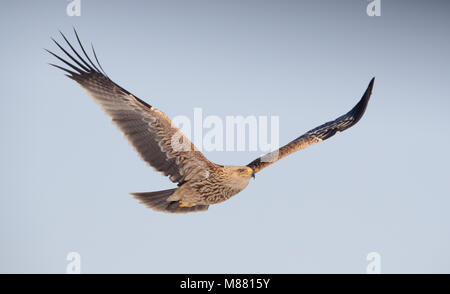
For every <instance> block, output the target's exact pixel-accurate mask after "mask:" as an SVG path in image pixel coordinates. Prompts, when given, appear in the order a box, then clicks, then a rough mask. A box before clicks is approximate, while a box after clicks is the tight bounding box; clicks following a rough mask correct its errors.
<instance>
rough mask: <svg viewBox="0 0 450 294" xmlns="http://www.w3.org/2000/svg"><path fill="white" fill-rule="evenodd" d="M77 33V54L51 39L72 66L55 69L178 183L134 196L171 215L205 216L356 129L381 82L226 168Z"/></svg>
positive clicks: (154, 163)
mask: <svg viewBox="0 0 450 294" xmlns="http://www.w3.org/2000/svg"><path fill="white" fill-rule="evenodd" d="M60 33H61V32H60ZM74 33H75V37H76V39H77V42H78V45H79V48H78V51H77V50H76V49H75V48H74V46H72V44H71V43H70V42H69V41H68V39H67V38H66V36H65V35H64V34H63V33H61V36H62V38H63V39H64V41H65V42H66V43H67V46H68V47H69V48H70V51H71V52H72V53H69V52H68V51H69V50H68V48H67V47H66V49H65V48H64V47H63V46H61V45H60V44H59V43H58V42H57V41H56V40H55V39H53V38H51V39H52V41H53V42H54V43H55V44H56V45H57V46H58V48H59V49H61V51H62V52H63V53H64V54H65V55H66V56H67V57H66V59H64V58H62V57H60V56H58V55H57V54H55V53H53V52H51V51H49V50H47V49H45V50H46V51H47V52H48V53H50V54H52V55H53V56H54V57H56V58H57V59H58V60H60V61H61V62H62V63H64V64H65V65H66V66H67V67H63V66H60V65H57V64H53V63H50V65H52V66H54V67H56V68H59V69H61V70H63V71H64V72H66V74H65V75H66V76H67V77H69V78H71V79H72V80H74V81H76V82H77V83H78V84H79V85H80V86H81V87H82V88H84V89H85V90H86V91H87V93H88V94H89V95H90V96H91V97H92V98H93V99H94V101H95V102H96V103H97V104H99V105H100V107H101V108H102V109H103V111H104V112H105V113H106V114H107V115H108V116H110V117H111V118H112V121H113V123H114V124H115V125H116V126H117V127H118V128H119V129H120V130H121V131H122V132H123V133H124V134H125V137H126V138H127V139H128V141H129V142H130V143H131V145H132V146H133V147H134V149H135V150H136V152H137V153H138V154H139V155H140V157H141V158H142V160H144V161H145V162H146V163H147V164H148V165H150V166H152V167H153V168H154V169H155V170H157V171H159V172H161V173H162V174H163V175H164V176H167V177H169V179H170V180H171V181H172V182H173V183H175V184H177V187H176V188H172V189H167V190H163V191H155V192H142V193H130V194H131V195H133V196H134V197H135V198H136V199H138V200H139V201H140V202H141V203H143V204H145V205H146V206H147V207H149V208H151V209H153V210H156V211H162V212H166V213H188V212H198V211H205V210H207V209H208V207H209V206H210V205H212V204H216V203H220V202H223V201H225V200H227V199H229V198H230V197H232V196H234V195H236V194H238V193H239V192H241V191H242V190H244V189H245V188H246V187H247V185H248V184H249V182H250V179H251V178H254V177H255V174H256V173H258V172H260V171H261V170H262V169H264V168H265V167H267V166H269V165H271V164H273V163H275V162H276V161H278V160H280V159H282V158H284V157H286V156H287V155H289V154H291V153H294V152H296V151H298V150H300V149H304V148H306V147H308V146H310V145H312V144H314V143H318V142H321V141H323V140H326V139H328V138H330V137H332V136H334V135H336V134H337V133H339V132H342V131H344V130H346V129H348V128H350V127H351V126H353V125H355V124H356V123H357V122H358V121H359V120H360V119H361V117H362V116H363V114H364V112H365V110H366V108H367V104H368V102H369V99H370V96H371V93H372V88H373V84H374V80H375V78H372V80H371V81H370V83H369V85H368V87H367V89H366V91H365V93H364V94H363V96H362V98H361V99H360V100H359V102H358V103H357V104H356V105H355V106H354V107H353V108H352V109H351V110H350V111H349V112H347V113H346V114H344V115H342V116H340V117H338V118H337V119H335V120H333V121H330V122H327V123H325V124H323V125H320V126H318V127H316V128H314V129H312V130H310V131H308V132H306V133H305V134H303V135H301V136H300V137H298V138H296V139H294V140H293V141H291V142H289V143H288V144H286V145H284V146H283V147H281V148H279V149H278V150H275V151H272V152H270V153H268V154H266V155H264V156H261V157H259V158H257V159H255V160H253V161H252V162H250V163H249V164H247V165H243V166H233V165H220V164H216V163H213V162H211V161H209V160H208V159H207V158H206V157H205V156H204V155H203V154H202V153H201V152H200V151H199V150H198V149H197V148H196V147H195V146H194V145H193V144H192V143H191V142H190V140H189V139H188V138H187V137H186V136H184V135H183V134H182V133H181V132H180V130H179V129H178V128H177V127H176V126H175V125H174V124H173V123H172V122H171V120H170V119H169V117H168V116H167V115H166V114H164V113H163V112H162V111H160V110H158V109H157V108H155V107H154V106H152V105H150V104H148V103H146V102H144V101H143V100H141V99H139V98H138V97H136V96H135V95H133V94H131V93H130V92H128V91H127V90H125V89H124V88H122V87H121V86H119V85H118V84H116V83H115V82H113V81H112V80H111V79H110V78H109V77H108V75H107V74H106V73H105V71H104V70H103V68H102V66H101V64H100V62H99V61H98V58H97V54H96V53H95V50H94V47H93V46H91V48H92V54H91V57H89V55H88V54H87V52H86V50H85V48H84V47H83V45H82V42H81V41H80V38H79V36H78V33H77V31H76V30H75V28H74ZM80 49H81V52H82V53H80ZM82 55H83V56H82ZM67 58H68V59H67ZM91 58H92V59H91ZM93 59H95V62H93V61H92V60H93Z"/></svg>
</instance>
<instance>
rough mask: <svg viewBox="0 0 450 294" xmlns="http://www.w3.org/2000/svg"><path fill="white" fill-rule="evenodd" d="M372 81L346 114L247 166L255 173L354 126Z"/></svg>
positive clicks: (367, 98)
mask: <svg viewBox="0 0 450 294" xmlns="http://www.w3.org/2000/svg"><path fill="white" fill-rule="evenodd" d="M374 81H375V78H373V79H372V80H371V81H370V83H369V86H368V87H367V90H366V92H365V93H364V95H363V96H362V98H361V100H360V101H359V102H358V104H356V106H355V107H353V109H352V110H350V111H349V112H348V113H346V114H344V115H343V116H340V117H338V118H337V119H335V120H333V121H330V122H327V123H325V124H323V125H321V126H318V127H317V128H315V129H312V130H310V131H309V132H306V133H305V134H303V135H302V136H300V137H298V138H297V139H295V140H293V141H291V142H290V143H288V144H286V145H284V146H283V147H281V148H279V149H278V150H275V151H272V152H270V153H268V154H266V155H264V156H262V157H260V158H257V159H255V160H254V161H252V162H251V163H249V164H248V165H247V166H248V167H250V168H252V169H253V171H254V172H255V173H257V172H258V171H260V170H262V169H263V168H265V167H266V166H268V165H271V164H272V163H274V162H276V161H278V160H280V159H282V158H283V157H285V156H287V155H289V154H291V153H294V152H296V151H298V150H300V149H304V148H306V147H308V146H309V145H312V144H314V143H317V142H321V141H323V140H326V139H328V138H330V137H332V136H334V135H335V134H337V133H339V132H342V131H344V130H346V129H348V128H350V127H351V126H353V125H354V124H356V123H357V122H358V121H359V120H360V119H361V117H362V116H363V114H364V112H365V110H366V108H367V103H368V102H369V99H370V95H371V94H372V88H373V83H374Z"/></svg>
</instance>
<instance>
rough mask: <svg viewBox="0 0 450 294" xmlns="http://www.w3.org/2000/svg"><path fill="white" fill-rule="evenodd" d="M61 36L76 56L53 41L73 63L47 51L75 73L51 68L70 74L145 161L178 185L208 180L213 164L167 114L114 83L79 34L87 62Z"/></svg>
mask: <svg viewBox="0 0 450 294" xmlns="http://www.w3.org/2000/svg"><path fill="white" fill-rule="evenodd" d="M74 31H75V30H74ZM61 35H62V37H63V38H64V40H65V41H66V43H67V45H68V46H69V47H70V49H71V50H72V51H73V53H74V54H75V55H76V56H73V55H71V54H70V53H69V52H67V51H66V50H65V49H64V48H63V47H62V46H61V45H60V44H58V43H57V42H56V41H55V40H54V39H52V40H53V41H54V42H55V43H56V45H57V46H58V47H59V48H60V49H61V50H62V51H63V52H64V53H65V54H66V55H67V56H68V57H69V58H70V60H71V61H73V63H70V62H68V61H67V60H65V59H63V58H61V57H59V56H58V55H56V54H54V53H53V52H50V51H48V50H47V51H48V52H49V53H50V54H52V55H54V56H55V57H56V58H58V59H59V60H60V61H62V62H64V63H65V64H66V65H67V66H69V67H70V68H71V69H70V70H69V69H66V68H63V67H61V66H58V65H55V64H51V65H53V66H55V67H57V68H59V69H62V70H64V71H66V72H67V73H68V74H67V76H68V77H69V78H71V79H73V80H75V81H76V82H78V83H79V84H80V86H81V87H83V88H84V89H85V90H86V91H87V92H88V93H89V95H90V96H91V97H92V98H93V99H94V101H95V102H96V103H97V104H99V105H100V106H101V108H102V109H103V110H104V112H105V113H106V114H108V115H109V116H110V117H111V118H112V120H113V122H114V123H115V124H116V125H117V126H118V128H119V129H120V130H121V131H122V132H123V133H124V134H125V136H126V138H127V139H128V140H129V141H130V143H131V144H132V145H133V147H134V148H135V149H136V151H137V152H138V153H139V155H140V156H141V158H142V159H143V160H144V161H146V162H147V163H148V164H149V165H150V166H152V167H154V168H155V169H156V170H158V171H160V172H162V173H163V174H164V175H165V176H169V177H170V180H171V181H172V182H175V183H183V182H186V181H189V180H196V179H202V178H204V177H207V176H208V175H207V172H208V170H210V168H212V167H213V163H211V162H210V161H208V160H207V159H206V158H205V157H204V156H203V154H202V153H201V152H200V151H198V150H197V149H196V148H195V146H194V145H193V144H192V143H191V142H190V141H189V139H187V138H186V137H185V136H184V135H183V134H182V133H181V132H180V131H179V130H178V129H177V128H176V127H175V126H174V125H173V124H172V122H171V121H170V119H169V118H168V117H167V116H166V115H165V114H164V113H163V112H161V111H159V110H157V109H156V108H154V107H152V106H151V105H149V104H147V103H145V102H144V101H142V100H141V99H139V98H137V97H136V96H134V95H133V94H131V93H130V92H128V91H127V90H125V89H123V88H122V87H120V86H119V85H117V84H116V83H114V82H113V81H112V80H110V79H109V77H108V76H107V75H106V74H105V73H104V71H103V69H102V67H101V65H100V63H99V62H98V59H97V56H96V54H95V51H94V48H93V47H92V51H93V54H94V57H95V60H96V61H97V66H98V67H97V66H96V65H95V64H94V63H93V62H92V61H91V59H90V58H89V56H88V55H87V53H86V51H85V50H84V48H83V46H82V44H81V42H80V39H79V37H78V34H77V32H76V31H75V36H76V38H77V41H78V43H79V45H80V48H81V50H82V52H83V54H84V56H85V57H86V59H84V58H83V57H81V55H80V54H79V53H78V52H77V51H76V50H75V49H74V47H73V46H72V45H71V44H70V43H69V41H68V40H67V38H66V37H65V36H64V35H63V34H62V33H61Z"/></svg>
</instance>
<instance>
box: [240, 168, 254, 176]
mask: <svg viewBox="0 0 450 294" xmlns="http://www.w3.org/2000/svg"><path fill="white" fill-rule="evenodd" d="M251 174H252V169H251V168H241V169H239V175H240V176H243V177H249V176H251Z"/></svg>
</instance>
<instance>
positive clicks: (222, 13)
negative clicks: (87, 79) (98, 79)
mask: <svg viewBox="0 0 450 294" xmlns="http://www.w3.org/2000/svg"><path fill="white" fill-rule="evenodd" d="M68 3H69V2H68V1H64V0H60V1H9V2H8V3H4V4H2V9H1V10H0V22H1V25H0V37H1V40H2V45H1V47H0V50H1V53H2V54H0V61H1V62H0V64H1V65H2V66H1V69H0V81H1V83H2V98H1V108H0V112H1V115H0V122H1V123H0V129H1V137H2V143H1V145H0V158H1V159H0V160H1V165H0V176H1V185H0V196H1V197H0V219H1V221H0V236H1V237H0V238H1V240H0V244H1V245H0V246H1V247H0V249H1V250H0V272H1V273H64V272H65V270H66V265H67V263H68V261H67V260H66V256H67V254H68V253H69V252H71V251H75V252H79V253H80V255H81V270H82V272H83V273H365V272H366V266H367V264H368V261H367V260H366V256H367V254H368V253H369V252H378V253H379V254H380V256H381V266H382V272H383V273H450V251H449V248H450V234H449V233H450V214H449V208H450V184H449V179H448V176H449V173H448V168H449V164H450V160H449V156H448V150H450V135H449V126H450V115H449V110H450V99H449V94H448V93H450V82H449V81H450V59H449V55H448V52H450V38H449V36H450V35H449V28H450V18H449V15H450V2H448V1H436V0H435V1H400V0H397V1H387V0H381V16H378V17H369V16H368V15H367V14H366V6H367V4H368V3H369V2H368V1H363V0H353V1H313V0H311V1H249V0H246V1H106V0H105V1H103V0H102V1H100V0H98V1H87V0H81V16H73V17H69V16H68V15H67V14H66V6H67V4H68ZM72 26H75V27H76V28H77V30H78V31H79V34H80V36H81V38H82V40H83V41H84V42H85V43H86V44H87V45H89V44H90V42H93V43H94V44H95V47H96V51H97V54H98V56H99V59H100V61H101V62H102V65H103V67H104V68H105V70H106V71H107V72H108V74H109V76H110V77H111V78H112V79H113V80H114V81H115V82H117V83H118V84H120V85H121V86H123V87H124V88H126V89H127V90H129V91H130V92H132V93H134V94H136V95H137V96H138V97H140V98H142V99H144V100H145V101H147V102H148V103H150V104H152V105H154V106H156V107H157V108H159V109H161V110H162V111H164V112H165V113H167V115H169V116H170V117H174V116H177V115H186V116H188V117H192V115H193V109H194V108H195V107H201V108H202V110H203V113H204V115H217V116H219V117H222V118H225V116H229V115H234V116H236V115H244V116H248V115H256V116H260V115H276V116H279V118H280V143H281V144H284V143H287V142H288V141H290V140H291V139H293V138H295V137H297V136H299V135H300V134H302V133H303V132H304V131H307V130H309V129H311V128H313V127H315V126H317V125H319V124H321V123H323V122H326V121H328V120H330V119H334V118H336V117H337V116H339V115H341V114H343V113H345V112H346V111H347V110H349V109H350V108H351V107H352V106H353V105H354V104H355V103H356V102H357V100H358V99H359V98H360V97H361V95H362V93H363V91H364V90H365V88H366V86H367V84H368V82H369V80H370V78H372V77H373V76H376V82H375V87H374V91H373V96H372V100H371V101H370V104H369V107H368V109H367V111H366V115H365V116H364V117H363V119H362V120H361V121H360V122H359V123H358V124H357V125H356V126H355V127H353V128H351V129H349V130H347V131H346V132H344V133H342V134H339V135H338V136H335V137H333V138H331V139H330V140H327V141H325V142H322V143H320V144H316V145H314V146H311V147H310V148H308V149H306V150H302V151H299V152H297V153H295V154H293V155H291V156H289V157H287V158H285V159H283V160H281V161H280V162H277V163H276V164H274V165H273V166H271V167H269V168H267V169H265V170H263V171H262V172H261V173H259V174H258V175H257V177H256V180H255V181H252V182H251V184H250V185H249V187H248V188H247V189H246V190H244V191H243V192H242V193H240V194H238V195H237V196H235V197H233V198H232V199H230V200H229V201H226V202H224V203H222V204H218V205H215V206H211V207H210V209H209V210H208V211H207V212H205V213H196V214H187V215H167V214H162V213H158V212H155V211H152V210H149V209H147V208H146V207H144V206H143V205H141V204H139V203H138V202H137V201H136V200H134V199H133V198H131V196H129V194H128V193H129V192H133V191H154V190H162V189H167V188H171V187H173V186H174V185H173V184H172V183H171V182H170V181H169V180H168V179H167V178H164V177H163V176H161V175H160V174H159V173H157V172H155V171H153V169H151V168H149V167H148V166H147V165H146V164H145V163H144V162H142V161H141V160H140V159H139V157H138V156H137V155H136V153H135V152H134V150H133V149H132V148H131V147H130V146H129V144H128V143H127V141H126V140H125V139H124V138H123V135H122V134H121V133H120V132H119V131H118V130H117V129H116V128H115V127H114V126H113V125H112V124H111V122H110V119H109V118H108V117H107V116H105V115H104V114H103V112H102V111H101V110H100V109H99V107H98V106H97V105H95V103H94V102H93V101H92V99H91V98H90V97H89V96H88V95H87V94H86V93H85V91H84V90H83V89H81V88H80V87H79V86H78V85H76V83H74V82H73V81H71V80H70V79H67V78H66V77H65V76H64V75H63V74H62V73H61V72H60V71H58V70H55V69H54V68H51V67H50V66H48V65H47V63H48V62H55V59H54V58H52V56H50V55H49V54H47V53H45V52H44V50H43V48H49V49H52V50H54V51H57V48H56V46H55V45H54V44H52V42H51V40H50V37H51V36H53V37H56V38H57V39H58V40H61V38H60V37H59V36H58V29H60V30H62V31H63V32H65V33H66V35H67V36H68V37H69V38H70V39H71V40H74V36H73V34H72V32H71V29H72ZM205 154H206V156H207V157H208V158H209V159H210V160H212V161H214V162H217V163H224V164H236V165H244V164H247V163H248V162H250V161H251V160H253V159H254V158H255V157H256V156H258V155H259V153H258V152H206V153H205Z"/></svg>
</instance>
